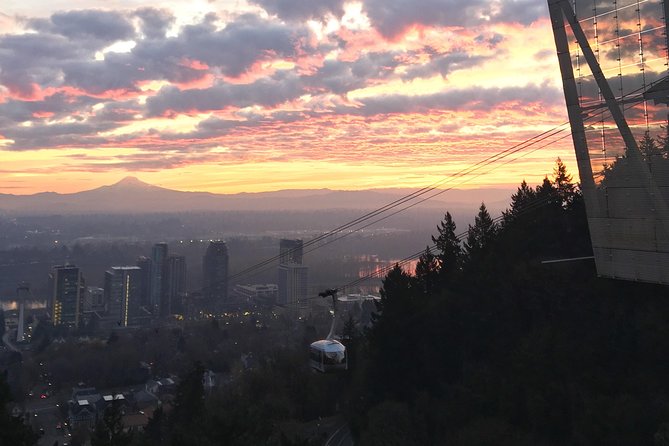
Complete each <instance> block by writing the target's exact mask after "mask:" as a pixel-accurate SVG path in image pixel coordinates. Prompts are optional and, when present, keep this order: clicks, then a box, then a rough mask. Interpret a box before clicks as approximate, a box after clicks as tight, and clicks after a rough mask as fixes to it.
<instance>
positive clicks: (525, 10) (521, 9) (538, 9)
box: [492, 0, 590, 25]
mask: <svg viewBox="0 0 669 446" xmlns="http://www.w3.org/2000/svg"><path fill="white" fill-rule="evenodd" d="M584 3H585V2H584ZM589 7H590V5H589ZM543 17H548V3H547V2H544V1H537V0H502V2H501V9H500V11H499V12H498V13H497V14H495V15H494V16H493V17H492V18H493V20H494V21H496V22H512V23H521V24H523V25H529V24H530V23H533V22H536V21H537V20H538V19H540V18H543Z"/></svg>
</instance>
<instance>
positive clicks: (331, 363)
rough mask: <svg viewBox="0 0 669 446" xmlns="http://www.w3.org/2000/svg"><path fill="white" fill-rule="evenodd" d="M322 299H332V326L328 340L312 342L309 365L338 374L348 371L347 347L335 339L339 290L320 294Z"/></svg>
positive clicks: (323, 371) (318, 369) (321, 370)
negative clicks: (329, 297) (341, 371)
mask: <svg viewBox="0 0 669 446" xmlns="http://www.w3.org/2000/svg"><path fill="white" fill-rule="evenodd" d="M318 295H319V296H321V297H328V296H331V297H332V308H333V313H334V314H333V316H332V325H331V326H330V333H329V334H328V336H327V338H325V339H322V340H320V341H316V342H312V343H311V346H310V347H309V364H310V365H311V368H312V369H314V370H316V371H319V372H322V373H329V372H337V371H340V370H348V356H347V354H346V347H344V345H343V344H342V343H341V342H339V341H336V340H335V339H334V329H335V323H336V322H337V290H327V291H324V292H322V293H318Z"/></svg>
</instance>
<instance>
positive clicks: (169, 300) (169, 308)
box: [160, 255, 186, 316]
mask: <svg viewBox="0 0 669 446" xmlns="http://www.w3.org/2000/svg"><path fill="white" fill-rule="evenodd" d="M165 272H166V274H165V296H164V299H163V306H162V307H161V312H160V314H161V316H168V315H170V314H176V313H180V312H181V311H182V306H181V303H182V299H183V296H184V293H185V292H186V257H184V256H174V255H172V256H169V257H168V258H167V264H166V268H165Z"/></svg>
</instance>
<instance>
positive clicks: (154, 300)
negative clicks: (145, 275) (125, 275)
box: [150, 243, 167, 314]
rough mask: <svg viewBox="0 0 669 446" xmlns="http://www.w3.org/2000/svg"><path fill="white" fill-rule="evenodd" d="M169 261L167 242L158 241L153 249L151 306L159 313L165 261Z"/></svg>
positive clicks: (152, 309)
mask: <svg viewBox="0 0 669 446" xmlns="http://www.w3.org/2000/svg"><path fill="white" fill-rule="evenodd" d="M166 261H167V243H156V244H155V245H153V249H152V250H151V291H150V293H151V299H150V307H151V311H152V312H153V313H154V314H159V312H160V308H161V306H162V304H161V299H162V298H163V295H164V275H165V263H166Z"/></svg>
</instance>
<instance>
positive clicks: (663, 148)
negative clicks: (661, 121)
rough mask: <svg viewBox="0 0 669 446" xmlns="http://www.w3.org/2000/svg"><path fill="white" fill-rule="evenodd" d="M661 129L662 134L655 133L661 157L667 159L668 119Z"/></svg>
mask: <svg viewBox="0 0 669 446" xmlns="http://www.w3.org/2000/svg"><path fill="white" fill-rule="evenodd" d="M662 129H663V130H664V136H663V135H657V143H658V145H659V146H660V152H662V157H663V158H665V159H667V158H669V120H667V125H663V126H662Z"/></svg>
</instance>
